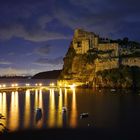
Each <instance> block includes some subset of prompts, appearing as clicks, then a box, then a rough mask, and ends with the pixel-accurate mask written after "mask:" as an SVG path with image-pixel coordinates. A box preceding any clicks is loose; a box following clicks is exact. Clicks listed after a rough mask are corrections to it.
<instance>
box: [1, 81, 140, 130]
mask: <svg viewBox="0 0 140 140" xmlns="http://www.w3.org/2000/svg"><path fill="white" fill-rule="evenodd" d="M4 82H5V83H6V82H7V83H8V82H9V84H10V82H11V81H10V80H9V81H4ZM4 82H3V81H0V83H4ZM12 82H13V81H12ZM16 82H17V81H16ZM18 82H19V83H20V82H21V83H22V84H25V83H26V82H30V83H31V84H35V83H37V82H41V83H43V84H46V85H47V84H49V82H50V80H43V81H41V80H30V81H24V80H22V81H20V80H19V81H18ZM51 82H52V81H51ZM54 82H55V81H54ZM38 107H39V108H41V109H42V113H40V114H38V113H37V112H36V109H37V108H38ZM62 107H67V112H66V113H63V112H62ZM83 112H88V113H89V117H87V118H83V119H80V114H81V113H83ZM0 113H1V114H3V115H4V116H5V118H6V119H2V120H0V123H3V124H4V125H5V126H6V127H7V128H8V129H9V130H10V131H16V130H21V129H30V128H31V129H32V128H33V129H41V128H63V127H67V128H69V127H70V128H79V127H80V128H81V127H84V128H85V127H94V128H123V127H124V128H127V129H129V128H130V129H132V128H133V127H134V128H136V127H137V128H140V94H139V93H137V94H136V93H135V92H132V91H127V90H123V91H122V90H120V91H116V92H111V91H110V90H94V89H76V88H75V89H61V88H60V89H58V90H56V89H49V90H47V89H35V90H26V91H7V92H0Z"/></svg>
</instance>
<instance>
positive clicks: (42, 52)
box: [35, 44, 51, 55]
mask: <svg viewBox="0 0 140 140" xmlns="http://www.w3.org/2000/svg"><path fill="white" fill-rule="evenodd" d="M50 51H51V46H50V45H49V44H47V45H45V46H43V47H40V48H37V49H35V53H37V54H40V55H47V54H49V53H50Z"/></svg>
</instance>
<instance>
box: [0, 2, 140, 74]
mask: <svg viewBox="0 0 140 140" xmlns="http://www.w3.org/2000/svg"><path fill="white" fill-rule="evenodd" d="M139 26H140V1H139V0H0V75H33V74H35V73H37V72H41V71H49V70H53V69H61V68H62V66H63V57H64V56H65V54H66V52H67V49H68V47H69V44H70V41H71V40H72V36H73V32H74V29H75V28H83V29H85V30H88V31H92V32H95V33H96V34H99V35H100V36H103V37H109V38H113V39H118V38H123V37H126V36H127V37H128V38H130V39H131V40H135V41H139V42H140V27H139Z"/></svg>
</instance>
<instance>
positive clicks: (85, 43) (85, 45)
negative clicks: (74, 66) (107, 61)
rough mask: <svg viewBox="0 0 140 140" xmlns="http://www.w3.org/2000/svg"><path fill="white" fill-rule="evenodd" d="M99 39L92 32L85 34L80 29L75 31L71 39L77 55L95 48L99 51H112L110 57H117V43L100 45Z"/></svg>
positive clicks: (85, 32)
mask: <svg viewBox="0 0 140 140" xmlns="http://www.w3.org/2000/svg"><path fill="white" fill-rule="evenodd" d="M99 40H100V37H99V36H98V35H96V34H95V33H93V32H87V31H84V30H82V29H76V30H75V32H74V37H73V42H72V44H73V48H74V49H75V51H76V53H77V54H85V53H87V52H88V50H91V49H93V48H96V49H97V50H99V51H108V50H112V56H115V57H116V56H118V51H119V44H118V43H106V42H101V43H100V41H99Z"/></svg>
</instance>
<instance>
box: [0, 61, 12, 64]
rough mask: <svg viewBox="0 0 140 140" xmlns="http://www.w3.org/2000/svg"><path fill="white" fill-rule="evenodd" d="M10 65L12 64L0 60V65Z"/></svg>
mask: <svg viewBox="0 0 140 140" xmlns="http://www.w3.org/2000/svg"><path fill="white" fill-rule="evenodd" d="M10 64H12V63H11V62H9V61H5V60H0V65H10Z"/></svg>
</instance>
